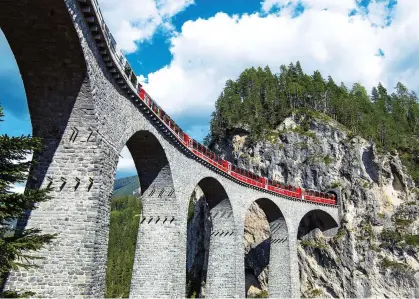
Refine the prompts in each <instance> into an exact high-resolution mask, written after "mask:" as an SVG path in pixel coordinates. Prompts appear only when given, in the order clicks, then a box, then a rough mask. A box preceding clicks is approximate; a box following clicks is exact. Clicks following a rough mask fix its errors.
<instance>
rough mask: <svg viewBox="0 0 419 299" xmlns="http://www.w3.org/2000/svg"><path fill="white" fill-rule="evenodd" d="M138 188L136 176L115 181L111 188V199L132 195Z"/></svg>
mask: <svg viewBox="0 0 419 299" xmlns="http://www.w3.org/2000/svg"><path fill="white" fill-rule="evenodd" d="M139 186H140V184H139V181H138V176H136V175H134V176H130V177H126V178H121V179H117V180H115V183H114V186H113V197H120V196H125V195H132V193H133V192H134V191H135V190H136V189H138V188H139Z"/></svg>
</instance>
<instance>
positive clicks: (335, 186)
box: [330, 181, 341, 189]
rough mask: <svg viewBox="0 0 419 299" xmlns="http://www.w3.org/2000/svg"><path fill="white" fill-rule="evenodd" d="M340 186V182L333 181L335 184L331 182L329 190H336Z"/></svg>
mask: <svg viewBox="0 0 419 299" xmlns="http://www.w3.org/2000/svg"><path fill="white" fill-rule="evenodd" d="M340 186H341V183H340V182H337V181H335V182H332V184H331V185H330V188H332V189H336V188H338V187H340Z"/></svg>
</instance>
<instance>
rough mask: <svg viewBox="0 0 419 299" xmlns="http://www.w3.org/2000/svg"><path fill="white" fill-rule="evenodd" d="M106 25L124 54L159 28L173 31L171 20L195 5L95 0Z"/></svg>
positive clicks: (172, 0) (177, 0)
mask: <svg viewBox="0 0 419 299" xmlns="http://www.w3.org/2000/svg"><path fill="white" fill-rule="evenodd" d="M98 1H99V5H100V8H101V11H102V13H103V15H104V18H105V22H106V24H107V25H108V26H109V28H110V30H111V32H112V34H113V35H114V37H115V39H116V40H117V41H118V46H119V47H120V48H121V49H122V50H124V51H125V52H127V53H130V52H135V51H136V50H137V44H138V43H139V42H142V41H144V40H147V39H150V38H151V37H152V36H153V34H154V33H155V32H156V30H157V29H158V28H159V27H160V26H161V28H162V29H163V30H164V29H165V30H169V31H170V30H172V29H173V27H172V26H171V24H170V19H171V17H173V16H174V15H176V14H178V13H179V12H181V11H183V10H184V9H185V8H186V7H187V6H189V5H191V4H193V3H194V1H193V0H156V1H155V0H142V1H136V0H118V1H115V0H98Z"/></svg>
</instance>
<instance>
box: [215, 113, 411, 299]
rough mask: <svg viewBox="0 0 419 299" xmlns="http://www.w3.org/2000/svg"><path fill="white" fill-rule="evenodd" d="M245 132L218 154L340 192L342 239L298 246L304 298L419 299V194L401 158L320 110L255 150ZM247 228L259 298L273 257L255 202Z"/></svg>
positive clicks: (310, 237) (312, 237)
mask: <svg viewBox="0 0 419 299" xmlns="http://www.w3.org/2000/svg"><path fill="white" fill-rule="evenodd" d="M246 130H247V128H241V129H240V130H237V131H235V132H232V134H230V135H229V136H227V137H226V138H225V139H224V140H222V141H221V142H219V143H218V144H216V145H215V149H216V151H218V153H219V154H220V155H222V156H224V157H225V158H226V159H229V160H231V161H232V162H234V163H236V164H238V165H239V167H243V168H247V169H249V170H252V171H254V172H255V173H258V174H259V175H262V176H268V177H269V178H272V179H276V180H278V181H282V182H285V183H286V184H293V185H299V186H302V187H304V188H308V189H311V188H313V189H317V190H330V189H340V190H341V215H342V221H341V224H340V225H341V228H340V229H339V231H338V233H337V234H336V235H335V236H333V237H328V236H325V235H323V234H322V233H321V231H319V230H315V231H312V232H311V233H310V234H307V235H306V236H304V237H302V238H301V240H300V241H299V242H300V244H299V246H298V256H299V264H300V277H301V295H302V296H305V297H317V296H321V297H371V296H382V297H419V253H418V251H419V235H418V229H417V228H418V227H419V217H418V216H419V214H418V213H419V212H418V210H419V199H418V197H419V190H418V189H417V188H415V185H414V182H413V180H412V179H411V177H410V176H409V175H408V174H407V172H406V169H405V167H404V166H403V165H402V163H401V161H400V158H399V156H398V153H397V152H391V153H386V152H382V151H380V150H379V149H378V148H377V146H376V145H375V144H373V143H371V142H369V141H367V140H365V139H362V138H360V137H359V136H356V134H354V133H352V132H350V131H349V130H347V129H346V128H345V127H343V126H342V125H340V124H339V123H337V122H335V121H334V120H333V119H331V118H329V117H327V116H325V115H323V114H319V113H314V112H306V113H295V114H293V115H292V116H290V117H289V118H287V119H286V120H285V121H284V122H283V123H282V124H280V125H279V126H278V127H277V129H276V130H272V131H270V132H268V133H267V135H266V138H265V139H266V140H264V141H260V142H256V143H254V144H249V142H248V141H247V135H248V133H247V131H246ZM262 213H263V212H262ZM264 221H265V222H264ZM246 227H247V228H246V236H245V241H244V242H245V248H246V257H247V260H246V268H247V272H246V273H247V279H248V281H253V284H252V288H251V290H252V292H253V293H254V292H255V290H254V288H257V289H259V290H262V289H263V290H264V289H266V287H267V268H268V266H267V265H266V257H269V244H268V241H266V240H267V238H268V236H269V229H268V226H267V222H266V219H263V216H262V214H261V209H258V207H257V205H256V204H254V205H253V206H252V207H251V209H250V210H249V213H248V216H247V217H246ZM263 242H265V243H266V245H267V246H266V249H265V250H263V252H262V253H261V254H259V255H258V254H256V255H254V254H253V252H252V248H264V247H263V246H258V245H260V244H261V243H263ZM266 254H267V255H266ZM249 275H250V276H251V275H253V277H250V276H249ZM255 277H256V278H257V281H256V282H255ZM249 288H250V287H249Z"/></svg>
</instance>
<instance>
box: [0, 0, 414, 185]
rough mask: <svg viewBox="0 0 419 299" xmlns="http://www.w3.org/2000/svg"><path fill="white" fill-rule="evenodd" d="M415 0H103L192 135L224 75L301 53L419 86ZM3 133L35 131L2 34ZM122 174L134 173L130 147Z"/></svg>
mask: <svg viewBox="0 0 419 299" xmlns="http://www.w3.org/2000/svg"><path fill="white" fill-rule="evenodd" d="M418 2H419V1H417V0H399V1H395V0H264V1H260V0H259V1H254V0H245V1H244V0H229V1H224V0H211V1H209V0H118V1H117V0H99V4H100V6H101V10H102V12H103V14H104V17H105V21H106V22H107V24H108V26H109V27H110V29H111V32H112V33H113V35H114V37H115V39H116V41H117V43H118V44H119V46H120V47H121V48H122V50H123V51H124V52H125V53H126V56H127V58H128V60H129V62H130V63H131V65H132V67H133V69H134V71H135V73H136V74H137V75H138V76H139V79H140V80H142V81H143V82H144V83H145V84H144V85H145V88H146V90H147V91H148V92H149V94H150V95H151V96H152V97H153V98H154V99H155V100H156V101H157V102H158V103H159V104H160V105H161V106H162V107H163V108H164V109H165V110H166V111H167V112H168V113H169V114H170V115H171V116H172V117H173V118H174V119H175V120H176V121H177V122H178V123H179V125H180V126H181V127H182V128H184V129H185V130H186V131H187V132H189V133H190V135H192V137H194V138H195V139H198V140H202V139H203V137H204V136H205V135H206V134H207V132H208V129H209V120H210V115H211V112H212V111H213V110H214V103H215V101H216V99H217V96H218V95H219V94H220V92H221V91H222V88H223V86H224V83H225V81H226V80H227V79H235V78H237V76H238V75H239V74H240V72H241V71H243V70H244V69H245V68H247V67H251V66H256V67H257V66H265V65H269V66H270V67H271V69H272V70H273V71H274V72H276V71H277V70H279V66H280V65H281V64H289V63H290V62H293V61H294V62H295V61H297V60H299V61H300V62H301V63H302V66H303V69H304V70H305V71H307V72H313V71H314V70H316V69H318V70H320V71H321V72H322V74H323V75H324V76H325V77H326V76H327V75H329V74H330V75H332V76H333V77H334V78H335V81H338V82H339V81H343V82H345V84H346V85H347V86H351V85H352V84H353V83H355V82H361V83H362V84H364V85H365V86H366V87H367V88H368V89H370V88H371V87H372V86H373V85H376V84H377V83H378V82H382V83H383V84H384V85H385V86H387V87H388V89H389V90H391V89H392V87H393V86H395V83H396V82H397V81H402V82H403V83H405V84H406V85H407V86H408V87H409V88H410V89H413V90H416V91H419V58H418V55H417V53H418V52H419V36H418V35H417V33H416V30H417V28H419V21H418V18H417V16H418V15H419V4H418ZM0 98H1V99H2V106H3V107H4V110H5V114H6V117H5V122H3V124H2V125H1V126H0V134H2V133H7V134H9V135H20V134H30V133H31V124H30V118H29V115H28V108H27V102H26V97H25V91H24V88H23V83H22V80H21V77H20V74H19V69H18V67H17V65H16V62H15V60H14V57H13V54H12V52H11V50H10V48H9V46H8V43H7V40H6V39H5V37H4V35H3V33H0ZM122 156H123V157H124V159H121V160H124V161H120V165H118V177H121V176H125V175H129V174H134V173H135V170H134V168H133V164H132V161H131V160H130V155H129V153H128V152H127V151H126V149H125V150H123V153H122Z"/></svg>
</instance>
